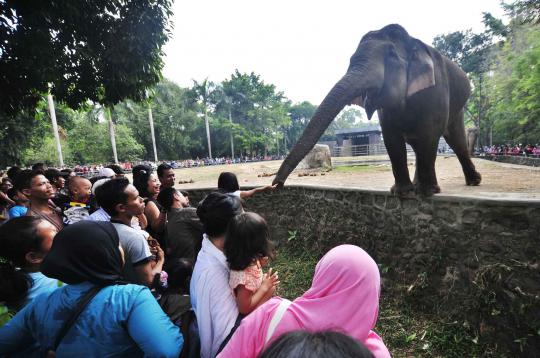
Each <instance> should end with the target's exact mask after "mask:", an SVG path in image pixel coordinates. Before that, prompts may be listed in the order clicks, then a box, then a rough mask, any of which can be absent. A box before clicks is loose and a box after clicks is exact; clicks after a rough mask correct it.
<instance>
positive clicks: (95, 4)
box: [0, 0, 172, 115]
mask: <svg viewBox="0 0 540 358" xmlns="http://www.w3.org/2000/svg"><path fill="white" fill-rule="evenodd" d="M171 3H172V1H171V0H125V1H109V0H93V1H85V0H72V1H57V0H51V1H31V0H11V1H8V0H0V73H1V74H2V75H1V76H0V112H5V113H7V114H11V115H14V114H16V113H18V112H19V111H21V110H30V111H31V110H33V109H34V108H35V107H36V105H37V103H38V102H39V100H40V98H41V95H42V94H43V93H46V92H47V90H48V86H49V84H51V85H52V88H51V89H50V90H51V93H52V94H53V95H54V97H55V98H56V100H57V101H61V102H64V103H65V104H66V105H67V106H69V107H71V108H76V107H78V106H79V105H81V104H84V103H86V101H87V100H91V101H93V102H96V103H102V104H105V105H109V104H115V103H118V102H120V101H121V100H123V99H124V98H131V99H134V100H141V99H143V98H144V97H145V89H146V88H148V87H150V86H152V85H154V84H156V83H158V82H159V80H160V73H161V68H162V66H163V61H162V58H161V57H162V55H163V53H162V47H163V45H164V44H165V42H166V41H167V39H168V36H169V27H170V22H169V18H170V16H171V15H172V12H171Z"/></svg>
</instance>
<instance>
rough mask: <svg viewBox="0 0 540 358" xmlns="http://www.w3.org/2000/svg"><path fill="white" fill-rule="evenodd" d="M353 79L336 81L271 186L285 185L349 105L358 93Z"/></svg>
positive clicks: (348, 76) (349, 75)
mask: <svg viewBox="0 0 540 358" xmlns="http://www.w3.org/2000/svg"><path fill="white" fill-rule="evenodd" d="M354 77H356V78H357V75H354V74H351V73H350V72H348V73H347V74H345V76H343V77H342V78H341V80H340V81H338V82H337V83H336V84H335V85H334V87H333V88H332V89H331V90H330V92H329V93H328V94H327V95H326V97H325V98H324V100H323V101H322V103H321V104H320V106H319V107H318V108H317V111H316V112H315V114H314V115H313V117H312V118H311V120H310V122H309V123H308V125H307V127H306V129H305V130H304V133H303V134H302V137H300V139H299V140H298V142H297V143H296V144H295V145H294V147H293V149H292V150H291V152H290V153H289V155H288V156H287V158H285V160H284V161H283V163H282V164H281V167H280V168H279V170H278V172H277V174H276V178H275V179H274V181H273V184H278V186H282V185H283V184H284V183H285V180H286V179H287V177H288V176H289V174H290V173H291V172H292V171H293V170H294V168H296V166H297V165H298V163H299V162H300V161H301V160H302V159H304V157H305V156H306V154H308V152H309V151H310V150H311V149H312V148H313V147H314V146H315V144H316V143H317V141H318V140H319V138H320V137H321V136H322V134H323V133H324V131H325V130H326V128H327V127H328V126H329V125H330V123H331V122H332V121H333V120H334V118H335V117H336V116H337V115H338V114H339V112H340V111H341V110H342V109H343V107H345V105H347V104H350V102H351V100H352V99H353V97H355V93H357V92H358V88H359V87H358V85H357V83H358V82H357V81H358V80H357V79H356V86H353V83H355V80H354Z"/></svg>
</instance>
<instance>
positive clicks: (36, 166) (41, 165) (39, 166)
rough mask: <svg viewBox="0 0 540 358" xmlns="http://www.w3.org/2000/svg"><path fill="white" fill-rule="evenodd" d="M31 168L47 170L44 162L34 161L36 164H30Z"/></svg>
mask: <svg viewBox="0 0 540 358" xmlns="http://www.w3.org/2000/svg"><path fill="white" fill-rule="evenodd" d="M32 170H41V171H45V170H47V165H46V164H45V163H36V164H34V165H32Z"/></svg>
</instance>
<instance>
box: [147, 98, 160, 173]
mask: <svg viewBox="0 0 540 358" xmlns="http://www.w3.org/2000/svg"><path fill="white" fill-rule="evenodd" d="M148 121H149V122H150V134H151V135H152V147H153V148H154V162H156V163H157V161H158V159H157V149H156V135H155V133H154V118H153V117H152V107H150V104H148Z"/></svg>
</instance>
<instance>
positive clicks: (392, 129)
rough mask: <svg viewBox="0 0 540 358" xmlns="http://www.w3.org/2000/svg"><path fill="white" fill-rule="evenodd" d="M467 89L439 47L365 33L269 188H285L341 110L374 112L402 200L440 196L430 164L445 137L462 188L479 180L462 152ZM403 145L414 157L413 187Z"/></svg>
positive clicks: (392, 31)
mask: <svg viewBox="0 0 540 358" xmlns="http://www.w3.org/2000/svg"><path fill="white" fill-rule="evenodd" d="M470 91H471V87H470V84H469V80H468V79H467V76H466V74H465V72H463V71H462V70H461V69H460V68H459V67H458V65H456V64H455V63H454V62H452V61H451V60H449V59H448V58H446V57H445V56H443V55H442V54H441V53H439V52H438V51H437V50H436V49H434V48H433V47H431V46H428V45H426V44H425V43H423V42H421V41H420V40H418V39H415V38H413V37H411V36H409V34H408V33H407V31H406V30H405V29H404V28H403V27H402V26H400V25H397V24H391V25H387V26H385V27H383V28H382V29H380V30H377V31H370V32H368V33H367V34H365V35H364V36H363V37H362V39H361V40H360V44H359V45H358V47H357V49H356V51H355V52H354V54H353V55H352V56H351V59H350V64H349V68H348V69H347V72H346V73H345V75H343V77H342V78H341V79H340V80H339V81H338V82H337V83H336V84H335V85H334V87H333V88H332V89H331V90H330V92H328V94H327V95H326V97H325V98H324V100H323V101H322V103H321V104H320V106H319V107H318V108H317V110H316V112H315V114H314V115H313V117H312V118H311V120H310V122H309V123H308V125H307V127H306V129H305V130H304V132H303V134H302V136H301V137H300V139H299V140H298V142H297V143H296V144H295V145H294V147H293V148H292V150H291V152H290V153H289V155H288V156H287V157H286V158H285V160H284V161H283V163H282V164H281V166H280V168H279V170H278V172H277V174H276V177H275V179H274V181H273V184H277V186H278V188H279V187H282V186H283V184H284V183H285V180H286V179H287V177H288V176H289V174H290V173H291V172H292V171H293V170H294V168H295V167H296V165H297V164H298V163H299V162H300V160H302V158H304V156H305V155H306V154H307V153H308V152H309V151H310V149H311V148H313V146H314V145H315V143H316V142H317V141H318V139H319V138H320V136H321V135H322V134H323V133H324V131H325V129H326V128H327V127H328V126H329V124H330V122H332V120H333V119H334V118H335V117H336V116H337V115H338V114H339V112H340V111H341V110H342V109H343V107H345V106H346V105H351V104H356V105H360V106H362V107H363V108H364V109H365V111H366V114H367V116H368V119H371V117H372V116H373V113H374V112H375V111H377V113H378V116H379V121H380V125H381V129H382V134H383V140H384V144H385V146H386V149H387V152H388V156H389V157H390V162H391V164H392V171H393V174H394V179H395V184H394V185H393V186H392V188H391V192H392V193H393V194H395V195H398V196H400V197H414V196H415V195H419V196H423V197H427V196H431V195H433V194H435V193H439V192H440V188H439V185H438V184H437V177H436V175H435V159H436V156H437V147H438V143H439V139H440V137H441V135H442V136H444V138H445V139H446V142H447V143H448V145H449V146H450V147H451V148H452V149H453V150H454V152H455V154H456V155H457V157H458V159H459V161H460V163H461V166H462V168H463V173H464V174H465V182H466V184H467V185H478V184H480V181H481V175H480V173H478V172H477V171H476V169H475V167H474V164H473V163H472V161H471V158H470V156H469V153H468V150H467V141H466V137H465V127H464V123H463V112H464V106H465V103H466V102H467V99H468V98H469V95H470ZM405 143H408V144H410V146H411V147H412V149H413V150H414V152H415V154H416V173H415V176H414V180H413V182H411V179H410V177H409V171H408V168H407V152H406V147H405Z"/></svg>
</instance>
